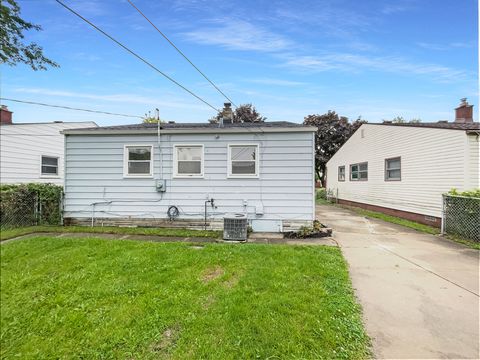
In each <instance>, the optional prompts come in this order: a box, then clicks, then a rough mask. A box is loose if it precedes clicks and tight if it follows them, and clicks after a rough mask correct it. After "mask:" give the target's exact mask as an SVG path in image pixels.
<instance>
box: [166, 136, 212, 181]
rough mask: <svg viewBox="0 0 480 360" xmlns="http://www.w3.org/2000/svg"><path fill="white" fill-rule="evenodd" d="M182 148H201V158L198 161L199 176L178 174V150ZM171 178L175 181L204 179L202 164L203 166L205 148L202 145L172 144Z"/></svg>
mask: <svg viewBox="0 0 480 360" xmlns="http://www.w3.org/2000/svg"><path fill="white" fill-rule="evenodd" d="M182 147H199V148H201V155H202V158H201V160H200V174H179V173H178V152H177V149H178V148H182ZM172 150H173V178H177V179H191V178H197V179H198V178H203V177H204V164H205V146H204V145H203V144H173V148H172Z"/></svg>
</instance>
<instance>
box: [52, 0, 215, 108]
mask: <svg viewBox="0 0 480 360" xmlns="http://www.w3.org/2000/svg"><path fill="white" fill-rule="evenodd" d="M55 1H56V2H57V3H59V4H60V5H62V6H63V7H64V8H65V9H67V10H68V11H70V12H71V13H72V14H74V15H76V16H78V17H79V18H80V19H82V20H83V21H85V22H86V23H87V24H88V25H90V26H91V27H93V28H94V29H95V30H97V31H99V32H101V33H102V34H103V35H105V36H106V37H108V38H109V39H110V40H112V41H113V42H114V43H116V44H117V45H118V46H120V47H122V48H123V49H125V50H126V51H128V52H129V53H130V54H132V55H133V56H135V57H136V58H137V59H139V60H140V61H142V62H143V63H145V64H146V65H148V66H150V67H151V68H152V69H153V70H155V71H156V72H158V73H159V74H160V75H162V76H164V77H165V78H167V79H168V80H170V81H171V82H173V83H174V84H175V85H177V86H179V87H181V88H182V89H183V90H185V91H186V92H188V93H189V94H190V95H192V96H193V97H195V98H197V99H198V100H200V101H201V102H203V103H204V104H205V105H207V106H209V107H211V108H212V109H213V110H215V111H216V112H220V110H219V109H217V108H216V107H214V106H213V105H211V104H210V103H208V102H207V101H206V100H203V99H202V98H201V97H200V96H198V95H197V94H195V93H194V92H193V91H191V90H189V89H187V88H186V87H185V86H183V85H182V84H180V83H179V82H178V81H176V80H175V79H173V78H172V77H170V76H168V75H167V74H165V73H164V72H163V71H161V70H160V69H158V68H157V67H155V66H154V65H152V64H151V63H150V62H148V61H147V60H145V59H144V58H143V57H141V56H140V55H138V54H137V53H136V52H134V51H133V50H130V49H129V48H128V47H126V46H125V45H123V44H122V43H121V42H120V41H118V40H116V39H115V38H113V37H112V36H111V35H109V34H107V33H106V32H105V31H103V30H102V29H100V28H99V27H98V26H96V25H95V24H93V23H92V22H90V21H89V20H87V19H85V18H84V17H83V16H82V15H80V14H79V13H77V12H76V11H75V10H73V9H72V8H70V7H68V6H67V5H65V4H64V3H62V2H61V1H60V0H55Z"/></svg>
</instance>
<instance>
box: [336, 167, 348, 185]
mask: <svg viewBox="0 0 480 360" xmlns="http://www.w3.org/2000/svg"><path fill="white" fill-rule="evenodd" d="M341 168H343V180H341V179H340V169H341ZM346 177H347V169H346V168H345V165H341V166H339V167H338V169H337V180H338V181H341V182H344V181H345V178H346Z"/></svg>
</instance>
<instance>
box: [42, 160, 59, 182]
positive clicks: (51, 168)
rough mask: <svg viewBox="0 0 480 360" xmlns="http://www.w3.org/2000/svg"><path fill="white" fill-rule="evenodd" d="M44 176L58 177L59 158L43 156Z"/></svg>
mask: <svg viewBox="0 0 480 360" xmlns="http://www.w3.org/2000/svg"><path fill="white" fill-rule="evenodd" d="M41 168H42V170H41V174H42V176H52V177H56V176H58V157H54V156H45V155H42V165H41Z"/></svg>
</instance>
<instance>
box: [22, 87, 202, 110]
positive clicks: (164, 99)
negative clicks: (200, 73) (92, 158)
mask: <svg viewBox="0 0 480 360" xmlns="http://www.w3.org/2000/svg"><path fill="white" fill-rule="evenodd" d="M13 91H14V92H17V93H24V94H38V95H44V96H50V97H51V96H58V97H66V98H75V99H87V100H94V101H107V102H115V103H121V104H141V105H144V106H148V107H155V106H157V107H158V106H162V107H168V108H191V109H204V108H205V107H204V106H202V105H196V104H191V100H188V101H187V100H183V99H181V98H173V97H168V96H165V95H163V96H161V97H160V96H159V97H151V96H142V95H137V94H108V95H98V94H91V93H80V92H73V91H62V90H51V89H43V88H16V89H13Z"/></svg>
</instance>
